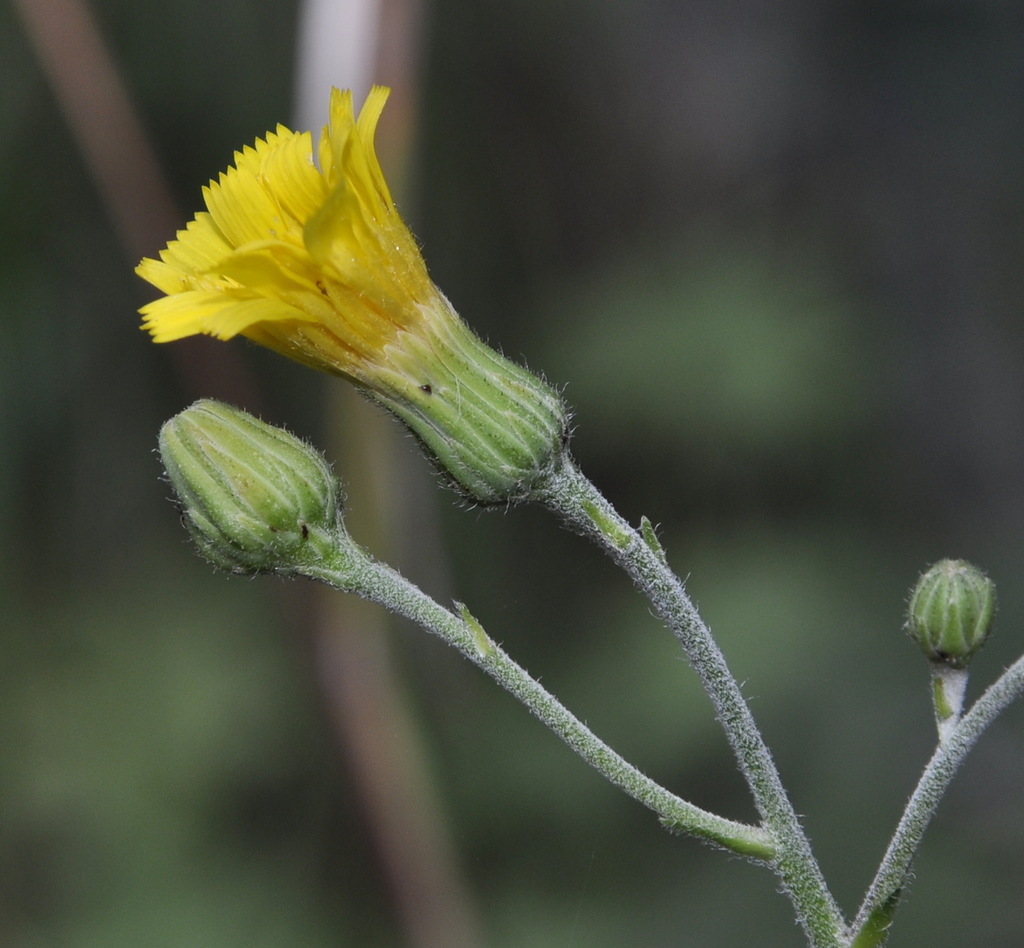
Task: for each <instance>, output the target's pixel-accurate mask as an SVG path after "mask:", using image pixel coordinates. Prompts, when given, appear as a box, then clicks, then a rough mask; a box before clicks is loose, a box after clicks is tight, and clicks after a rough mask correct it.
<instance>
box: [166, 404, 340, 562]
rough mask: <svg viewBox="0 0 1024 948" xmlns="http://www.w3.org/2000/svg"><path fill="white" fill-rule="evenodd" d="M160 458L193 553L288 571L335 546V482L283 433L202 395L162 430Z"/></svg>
mask: <svg viewBox="0 0 1024 948" xmlns="http://www.w3.org/2000/svg"><path fill="white" fill-rule="evenodd" d="M160 457H161V458H162V460H163V462H164V467H165V468H166V470H167V477H168V479H169V480H170V482H171V486H172V487H173V488H174V491H175V493H176V494H177V495H178V500H179V502H180V504H181V509H182V519H183V521H184V523H185V526H186V527H187V528H188V530H189V532H190V533H191V535H192V539H193V540H194V541H195V543H196V546H198V547H199V551H200V552H201V553H202V554H203V555H204V556H205V557H206V558H207V559H208V560H210V561H211V562H212V563H213V564H214V565H216V566H219V567H220V568H221V569H226V570H230V571H231V572H234V573H265V572H275V573H294V572H298V571H299V570H300V569H301V567H302V566H303V565H308V564H310V563H315V562H319V560H320V559H322V558H323V556H324V554H325V551H327V550H330V549H333V547H334V545H335V543H336V538H337V536H338V533H339V530H340V529H341V525H340V517H339V504H340V494H341V487H340V485H339V483H338V480H337V478H336V477H335V476H334V474H333V473H332V471H331V468H330V465H328V463H327V461H326V460H325V459H324V458H323V457H322V456H321V455H320V454H319V453H318V452H317V451H316V450H314V449H313V448H312V447H310V446H309V445H307V444H304V443H303V442H302V441H300V440H299V439H298V438H296V437H294V436H293V435H290V434H289V433H288V432H287V431H283V430H281V429H280V428H274V427H272V426H271V425H268V424H264V423H263V422H262V421H259V420H257V419H256V418H253V417H252V416H251V415H248V414H246V413H245V412H244V411H241V410H240V409H238V408H232V407H231V406H230V405H225V404H223V403H221V402H216V401H211V400H208V399H203V400H200V401H198V402H196V403H195V404H194V405H192V406H191V407H190V408H186V409H185V410H184V411H183V412H181V413H180V414H178V415H175V417H174V418H172V419H171V420H170V421H168V422H167V423H166V424H165V425H164V426H163V428H161V430H160Z"/></svg>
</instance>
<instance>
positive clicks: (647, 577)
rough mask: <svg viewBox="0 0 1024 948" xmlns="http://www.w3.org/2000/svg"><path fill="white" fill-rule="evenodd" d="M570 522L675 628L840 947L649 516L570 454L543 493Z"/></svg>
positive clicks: (816, 935)
mask: <svg viewBox="0 0 1024 948" xmlns="http://www.w3.org/2000/svg"><path fill="white" fill-rule="evenodd" d="M536 499H538V500H540V501H541V502H542V503H544V504H545V505H546V506H548V507H549V508H550V509H551V510H553V511H554V512H555V513H557V514H558V515H559V516H560V517H561V519H562V520H563V521H564V522H565V524H566V525H567V526H568V527H569V528H570V529H572V530H574V531H576V532H577V533H580V534H582V535H584V536H586V537H589V538H590V539H591V540H593V541H594V542H596V543H597V545H598V546H599V547H601V549H603V550H604V551H605V553H607V554H608V555H609V556H610V557H611V559H612V560H613V561H614V562H615V563H617V564H618V565H619V566H620V567H621V568H622V569H623V570H624V571H625V572H626V573H627V574H628V575H629V577H630V578H631V579H632V580H633V582H634V583H635V584H636V586H637V587H638V588H639V589H640V590H641V591H642V592H643V593H644V594H645V595H646V596H647V598H648V600H649V601H650V603H651V605H652V606H653V607H654V609H655V611H656V612H657V614H658V616H659V617H660V618H661V620H662V621H663V622H664V623H665V625H666V626H667V627H668V628H669V629H670V630H671V631H672V632H673V634H674V635H675V636H676V638H677V639H678V640H679V643H680V644H681V645H682V647H683V650H684V651H685V652H686V655H687V657H688V658H689V660H690V663H691V664H692V665H693V667H694V669H695V670H696V671H697V674H698V676H699V677H700V680H701V683H702V684H703V685H704V689H705V690H706V691H707V693H708V695H709V697H710V698H711V701H712V703H713V704H714V707H715V712H716V714H717V716H718V720H719V721H720V722H721V724H722V727H723V728H724V730H725V733H726V736H727V738H728V740H729V743H730V745H731V746H732V749H733V753H734V754H735V755H736V759H737V761H738V763H739V766H740V769H741V770H742V772H743V775H744V777H745V778H746V780H747V783H748V785H749V786H750V789H751V792H752V794H753V797H754V803H755V805H756V806H757V809H758V812H759V813H760V815H761V818H762V820H763V826H764V828H765V829H766V830H767V831H768V832H769V833H770V834H771V838H772V839H773V840H774V842H775V844H776V846H777V847H778V849H777V852H776V856H775V858H774V859H773V860H772V862H771V866H772V868H773V869H774V871H775V872H776V874H777V875H778V876H779V878H780V879H781V881H782V884H783V886H784V887H785V890H786V892H787V894H788V896H789V898H790V900H791V901H792V903H793V905H794V908H795V909H796V913H797V917H798V919H799V921H800V923H801V925H803V927H804V929H805V931H806V932H807V935H808V938H809V939H810V941H811V944H812V945H813V946H814V948H839V946H840V945H841V942H840V937H841V932H842V931H843V930H844V929H845V922H844V920H843V917H842V914H841V912H840V911H839V907H838V905H837V904H836V902H835V900H834V898H833V897H832V895H831V893H830V892H829V889H828V886H827V885H826V883H825V879H824V877H823V876H822V874H821V869H820V867H819V866H818V863H817V860H816V859H815V858H814V855H813V854H812V852H811V847H810V843H809V842H808V839H807V836H806V834H805V833H804V831H803V828H802V827H801V825H800V821H799V819H798V818H797V815H796V812H795V811H794V809H793V806H792V804H791V802H790V800H789V797H788V795H787V794H786V791H785V788H784V787H783V785H782V781H781V779H780V778H779V774H778V770H777V769H776V767H775V763H774V761H773V760H772V756H771V752H770V751H769V750H768V747H767V745H766V744H765V742H764V739H763V738H762V736H761V733H760V731H759V730H758V728H757V725H756V724H755V722H754V719H753V716H752V715H751V713H750V709H749V708H748V706H747V703H746V701H745V700H744V698H743V695H742V693H741V692H740V688H739V685H738V684H737V682H736V679H735V678H734V677H733V675H732V673H731V672H730V671H729V668H728V665H727V664H726V661H725V658H724V656H723V655H722V652H721V650H720V649H719V648H718V645H717V643H716V642H715V640H714V638H713V637H712V635H711V632H710V630H709V629H708V627H707V626H706V625H705V623H704V621H703V619H701V617H700V614H699V613H698V612H697V609H696V607H695V606H694V605H693V602H692V601H691V600H690V597H689V596H688V595H687V594H686V591H685V589H684V588H683V584H682V582H681V581H680V580H679V578H678V577H677V576H676V575H675V574H674V573H673V572H672V570H671V569H670V568H669V566H668V563H667V562H666V559H665V554H664V552H663V550H662V549H661V546H660V544H658V542H657V539H656V538H655V536H654V531H653V529H652V528H651V527H650V524H649V523H647V522H646V521H645V522H644V524H643V525H642V531H637V530H635V529H634V528H633V527H632V526H630V524H629V523H628V522H627V521H625V520H624V519H623V518H622V517H621V516H620V515H619V514H618V512H617V511H616V510H615V508H614V507H612V505H611V504H610V503H609V502H608V501H607V500H606V499H605V498H604V497H603V496H602V495H601V493H600V492H599V491H598V490H597V488H596V487H595V486H594V485H593V484H592V483H591V482H590V481H589V480H588V479H587V478H586V477H584V475H583V474H582V472H580V470H579V469H578V468H577V467H576V466H575V465H574V464H573V462H572V461H571V460H569V459H568V458H566V459H565V460H564V462H563V465H562V468H561V470H560V471H558V472H557V473H555V474H554V475H553V476H552V477H551V478H550V479H549V480H548V482H547V483H546V484H545V486H544V488H543V490H542V491H539V492H538V496H536Z"/></svg>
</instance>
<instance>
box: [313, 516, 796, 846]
mask: <svg viewBox="0 0 1024 948" xmlns="http://www.w3.org/2000/svg"><path fill="white" fill-rule="evenodd" d="M297 571H298V572H300V573H301V574H302V575H305V576H308V577H310V578H312V579H317V580H320V581H321V582H324V583H327V584H328V585H331V586H333V587H335V588H337V589H340V590H342V591H344V592H354V593H356V594H358V595H360V596H362V597H364V598H365V599H369V600H370V601H372V602H376V603H378V604H379V605H382V606H384V607H385V608H386V609H389V610H390V611H392V612H394V613H396V614H398V615H400V616H404V617H405V618H407V619H411V620H412V621H413V622H415V623H416V624H417V625H419V626H421V627H422V628H424V629H426V630H427V631H428V632H432V633H433V634H434V635H437V636H438V637H439V638H441V639H443V640H444V641H445V642H447V643H448V644H449V645H451V646H453V647H454V648H456V649H457V650H458V651H459V652H461V653H462V654H463V655H464V656H465V657H466V658H468V659H469V660H470V661H471V662H473V664H474V665H476V666H477V667H478V668H481V669H482V670H483V671H485V672H486V673H487V674H488V675H490V676H491V678H493V679H494V680H495V681H496V682H497V683H498V684H499V685H501V686H502V687H503V688H504V689H505V690H506V691H508V692H510V693H511V694H512V695H514V696H515V697H516V698H518V699H519V701H521V702H522V703H523V704H524V705H526V706H527V707H528V708H529V709H530V711H532V712H533V713H534V714H535V715H536V716H537V717H538V718H539V719H540V720H541V721H542V722H543V723H544V724H546V725H547V726H548V727H549V728H550V729H551V730H552V731H554V732H555V734H557V735H558V736H559V737H560V738H561V739H562V740H563V741H564V742H565V743H566V744H568V745H569V747H571V748H572V749H573V750H574V751H575V752H576V753H577V754H578V755H579V756H580V757H582V758H583V759H584V760H585V761H587V763H589V764H590V765H591V766H593V767H595V768H596V769H597V770H598V771H600V772H601V773H602V774H603V775H604V776H605V777H606V778H607V779H608V780H609V781H610V782H611V783H613V784H615V786H617V787H620V788H621V789H622V790H624V791H625V792H626V793H628V794H629V795H630V796H631V797H633V798H634V799H635V800H638V801H639V802H640V803H642V804H644V805H645V806H647V807H649V808H650V809H651V810H653V811H654V812H655V813H657V814H658V816H659V817H660V818H661V820H662V822H663V823H664V824H665V825H666V826H668V827H669V828H670V829H672V830H675V831H679V832H684V833H688V834H690V835H692V836H695V837H698V838H700V839H702V840H705V841H707V842H710V843H713V844H716V845H718V846H720V847H722V848H724V849H727V850H730V851H731V852H734V853H737V854H738V855H741V856H745V857H747V858H748V859H750V860H752V861H754V862H762V863H772V862H774V861H775V860H776V858H777V853H776V849H775V845H774V844H773V842H772V839H771V837H770V836H769V834H768V833H766V832H765V831H764V830H763V829H761V828H760V827H756V826H750V825H749V824H746V823H739V822H736V821H734V820H728V819H725V818H724V817H721V816H717V815H716V814H714V813H709V812H707V811H706V810H702V809H701V808H700V807H697V806H695V805H694V804H692V803H690V802H688V801H687V800H684V799H682V798H680V797H678V796H676V795H675V794H673V793H671V792H669V791H668V790H666V789H665V788H664V787H662V786H661V785H660V784H658V783H656V782H655V781H654V780H651V778H650V777H647V776H646V775H645V774H643V773H641V772H640V771H639V770H638V769H637V768H636V767H634V766H633V765H632V764H630V763H629V762H628V761H626V760H624V759H623V758H622V757H621V756H620V755H619V754H617V753H616V752H615V751H614V750H612V749H611V748H610V747H609V746H608V745H607V744H605V743H604V742H603V741H602V740H600V738H598V737H597V736H596V735H595V734H594V733H593V732H592V731H591V730H590V729H589V728H588V727H587V726H586V725H585V724H584V723H583V722H582V721H580V720H579V719H578V718H577V717H576V716H575V715H573V714H572V712H570V711H569V710H568V709H567V708H566V707H565V705H563V704H562V703H561V702H560V701H559V700H558V699H557V698H556V697H555V696H554V695H552V694H551V693H550V692H548V691H547V690H546V689H545V688H544V687H543V686H542V685H541V684H540V682H538V681H537V680H536V679H534V678H533V677H531V675H530V674H529V673H528V672H527V671H526V670H525V669H524V668H522V667H521V666H520V665H518V664H517V663H516V662H515V661H513V660H512V658H510V657H509V655H508V654H506V653H505V651H504V650H503V649H502V648H501V647H500V646H499V645H497V644H496V643H495V642H494V641H493V640H492V639H491V638H490V637H489V636H488V635H487V634H486V632H484V630H483V628H482V626H481V625H480V623H479V622H477V620H476V619H475V618H474V617H473V616H472V615H471V614H470V613H469V611H468V610H467V609H466V608H465V606H461V605H460V606H459V611H460V614H459V615H456V614H455V613H454V612H451V611H449V610H448V609H445V608H444V607H443V606H441V605H439V604H438V603H437V602H435V601H434V600H433V599H431V598H430V596H428V595H427V594H426V593H424V592H423V591H422V590H421V589H419V588H418V587H416V586H414V585H413V584H412V583H410V582H409V581H408V580H407V579H405V578H404V577H403V576H401V575H400V574H399V573H397V572H396V571H395V570H393V569H392V568H391V567H390V566H387V565H386V564H384V563H380V562H379V561H377V560H375V559H374V558H373V557H372V556H370V555H369V554H368V553H367V552H366V551H365V550H363V549H362V548H361V547H358V546H356V545H355V544H354V543H352V542H351V541H350V540H348V539H347V538H344V540H343V539H342V536H341V534H340V533H339V535H338V543H337V545H336V546H335V547H334V549H333V550H328V551H327V552H326V553H325V555H324V556H323V558H322V559H321V560H320V561H319V562H317V563H313V564H306V565H304V566H302V567H301V568H300V569H298V570H297Z"/></svg>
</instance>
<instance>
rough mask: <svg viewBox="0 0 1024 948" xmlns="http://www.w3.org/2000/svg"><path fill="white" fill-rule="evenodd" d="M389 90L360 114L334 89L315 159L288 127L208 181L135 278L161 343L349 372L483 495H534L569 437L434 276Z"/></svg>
mask: <svg viewBox="0 0 1024 948" xmlns="http://www.w3.org/2000/svg"><path fill="white" fill-rule="evenodd" d="M388 94H389V90H388V89H385V88H383V87H381V86H375V87H374V88H373V89H372V90H371V92H370V94H369V96H368V97H367V100H366V103H365V105H364V106H363V108H362V110H361V111H360V113H359V117H358V118H356V116H355V113H354V111H353V108H352V94H351V93H350V92H340V91H339V90H337V89H334V90H332V92H331V103H330V122H329V124H328V126H327V127H325V128H324V130H323V132H322V133H321V136H320V141H319V145H318V148H317V154H316V157H317V161H318V163H319V167H318V166H317V164H316V163H314V160H313V141H312V136H311V135H310V133H308V132H303V133H297V132H292V131H289V130H288V129H287V128H285V127H284V126H282V125H279V126H278V127H277V129H276V131H274V132H270V133H268V134H267V135H266V137H265V138H263V139H258V140H257V141H256V144H255V145H254V146H252V147H246V148H243V149H242V150H241V151H240V152H236V153H235V156H234V157H235V163H234V166H233V167H231V168H228V170H227V171H225V172H223V173H222V174H221V175H220V176H219V178H218V179H217V180H216V181H211V182H210V184H209V186H208V187H206V188H204V190H203V196H204V198H205V200H206V208H207V209H206V210H205V211H201V212H199V213H198V214H196V216H195V218H194V219H193V220H192V221H191V222H190V223H189V224H188V226H187V227H186V228H185V230H183V231H179V232H178V234H177V239H176V240H172V241H171V242H170V243H169V244H168V245H167V247H166V249H164V250H163V251H161V253H160V259H159V260H153V259H149V258H147V259H145V260H143V261H142V263H140V264H139V266H138V268H137V270H136V272H137V273H138V274H139V276H141V277H142V278H143V279H145V280H148V281H149V282H150V283H152V284H153V285H154V286H155V287H157V288H158V289H159V290H162V291H163V292H164V293H165V294H166V295H165V296H163V297H161V298H160V299H158V300H155V301H154V302H152V303H149V304H147V305H146V306H144V307H143V308H142V310H141V312H142V315H143V317H144V318H143V328H144V329H146V330H147V331H148V332H150V333H151V334H152V336H153V339H154V341H156V342H171V341H173V340H175V339H182V338H184V337H186V336H192V335H196V334H207V335H211V336H216V337H217V338H219V339H231V338H232V337H234V336H237V335H242V336H246V337H248V338H249V339H252V340H253V341H255V342H258V343H260V344H261V345H264V346H267V347H268V348H271V349H274V350H276V351H278V352H280V353H282V354H284V355H287V356H289V357H290V358H292V359H295V360H297V361H299V362H303V363H305V364H307V365H311V366H313V367H314V368H317V369H322V370H324V371H327V372H332V373H334V374H337V375H342V376H345V377H347V378H349V379H350V380H352V381H353V382H355V383H357V384H358V385H360V386H361V387H363V388H364V389H365V390H367V391H368V392H369V393H370V394H371V395H372V396H373V397H374V398H376V399H377V400H378V401H380V402H382V403H383V404H384V405H385V406H386V407H387V408H389V409H390V410H392V411H393V412H395V413H396V414H397V415H398V416H399V417H400V418H402V420H403V421H405V422H406V423H407V424H408V425H409V427H410V428H411V429H412V430H413V432H414V433H415V434H416V435H417V436H418V437H419V438H420V440H421V441H422V442H423V443H424V444H425V445H426V446H427V447H428V448H429V449H430V451H431V452H433V454H434V455H435V456H436V457H437V459H438V460H439V461H440V463H441V465H442V467H443V468H444V469H446V470H447V471H448V473H449V474H451V475H452V477H453V478H454V479H455V481H456V482H457V483H458V484H459V485H460V486H461V487H462V488H463V490H465V491H466V492H467V493H468V494H469V495H470V496H472V497H473V498H474V499H477V500H480V501H483V502H495V503H496V502H507V501H509V500H516V499H521V498H524V497H527V496H529V495H530V494H531V493H532V492H533V491H534V490H536V489H538V488H539V485H540V484H541V483H542V482H543V481H544V479H545V478H546V477H547V476H548V475H550V474H551V473H552V472H553V471H554V469H555V467H556V462H557V460H558V459H559V458H560V456H561V453H562V450H563V448H564V442H565V439H566V434H565V432H566V415H565V409H564V406H563V405H562V402H561V400H560V398H559V397H558V395H557V394H556V393H555V392H554V391H553V390H552V389H550V388H549V387H548V386H547V385H546V384H544V383H543V382H542V381H541V380H540V379H537V378H536V377H535V376H533V375H531V374H530V373H529V372H527V371H526V370H525V369H522V368H521V367H519V366H517V365H515V364H514V363H511V362H509V361H508V360H507V359H505V358H504V357H502V356H501V355H499V354H498V353H497V352H495V351H494V350H492V349H489V348H488V347H487V346H485V345H484V344H483V343H482V342H481V341H480V340H479V339H478V338H477V337H476V336H475V335H473V333H472V332H471V331H470V330H469V328H468V327H467V326H466V325H465V324H464V323H463V322H462V320H461V319H460V318H459V317H458V316H457V315H456V313H455V312H454V310H453V309H452V307H451V305H450V304H449V303H448V301H447V299H445V297H444V294H442V293H441V291H440V290H438V288H437V287H436V286H434V284H433V282H432V281H431V280H430V277H429V276H428V274H427V268H426V265H425V264H424V262H423V258H422V256H421V255H420V252H419V248H418V247H417V246H416V241H415V240H414V238H413V236H412V234H410V233H409V230H408V228H407V227H406V226H405V224H404V223H403V221H402V219H401V217H400V216H399V214H398V211H397V210H396V209H395V204H394V201H393V200H392V198H391V193H390V191H389V190H388V186H387V183H386V182H385V180H384V175H383V173H382V172H381V168H380V164H379V162H378V161H377V155H376V153H375V151H374V148H373V136H374V132H375V130H376V127H377V121H378V119H379V118H380V114H381V110H382V109H383V108H384V103H385V101H386V100H387V97H388Z"/></svg>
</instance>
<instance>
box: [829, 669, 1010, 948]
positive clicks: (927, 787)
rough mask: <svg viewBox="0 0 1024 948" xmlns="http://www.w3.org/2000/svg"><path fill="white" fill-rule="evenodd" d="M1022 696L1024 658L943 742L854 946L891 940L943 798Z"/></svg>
mask: <svg viewBox="0 0 1024 948" xmlns="http://www.w3.org/2000/svg"><path fill="white" fill-rule="evenodd" d="M1022 694H1024V657H1021V658H1019V659H1017V661H1016V662H1014V663H1013V664H1012V665H1011V666H1010V667H1009V668H1008V669H1007V670H1006V671H1005V672H1003V674H1002V675H1000V676H999V678H997V679H996V681H995V682H994V683H993V684H992V685H991V686H989V688H988V690H987V691H986V692H985V693H984V694H983V695H982V696H981V697H980V698H979V699H978V700H977V701H976V702H975V703H974V705H973V707H972V708H971V710H970V711H968V712H967V714H965V715H964V716H963V717H962V718H961V719H960V720H959V722H958V723H957V724H956V726H955V727H954V728H953V729H952V730H951V731H950V732H949V733H948V734H947V735H946V736H945V737H944V739H943V740H942V741H941V742H940V744H939V746H938V747H937V748H936V750H935V753H934V755H933V756H932V759H931V760H930V761H929V762H928V766H927V767H926V768H925V770H924V773H923V774H922V775H921V779H920V781H918V784H917V787H916V788H915V790H914V792H913V794H911V797H910V800H909V801H908V803H907V806H906V809H905V810H904V811H903V816H902V817H901V818H900V822H899V825H898V826H897V828H896V832H895V833H894V834H893V837H892V841H891V842H890V843H889V848H888V849H887V850H886V853H885V857H884V858H883V859H882V863H881V865H880V866H879V869H878V873H877V874H876V876H875V879H874V881H873V882H872V883H871V887H870V888H869V889H868V892H867V895H866V896H865V898H864V904H863V905H862V906H861V908H860V911H859V912H858V913H857V917H856V919H855V920H854V923H853V925H851V926H850V931H851V933H852V934H851V939H850V941H849V944H850V945H851V948H877V946H881V945H884V944H885V942H886V939H887V938H888V927H889V923H890V922H891V920H892V916H893V914H894V913H895V911H896V908H897V907H898V905H899V901H900V897H901V895H902V893H903V889H904V887H905V886H906V884H907V880H908V877H909V875H910V866H911V862H912V861H913V858H914V854H915V853H916V852H917V849H918V847H919V846H920V844H921V838H922V837H923V836H924V832H925V830H926V829H927V828H928V824H929V823H930V822H931V819H932V816H933V815H934V813H935V810H936V808H937V807H938V805H939V801H940V800H941V799H942V797H943V796H944V795H945V793H946V790H947V789H948V788H949V784H950V781H952V779H953V776H954V775H955V774H956V772H957V770H959V769H960V766H961V764H963V762H964V758H965V757H966V756H967V754H968V752H969V751H970V750H971V748H972V747H973V746H974V745H975V743H977V740H978V738H979V737H981V735H982V734H983V733H984V732H985V730H986V728H988V726H989V725H990V724H991V723H992V722H993V721H994V720H995V719H996V718H997V717H998V716H999V714H1001V713H1002V712H1003V711H1004V710H1005V709H1006V708H1007V706H1009V705H1010V704H1011V703H1012V702H1013V701H1015V700H1016V699H1017V698H1019V697H1020V696H1021V695H1022Z"/></svg>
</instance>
